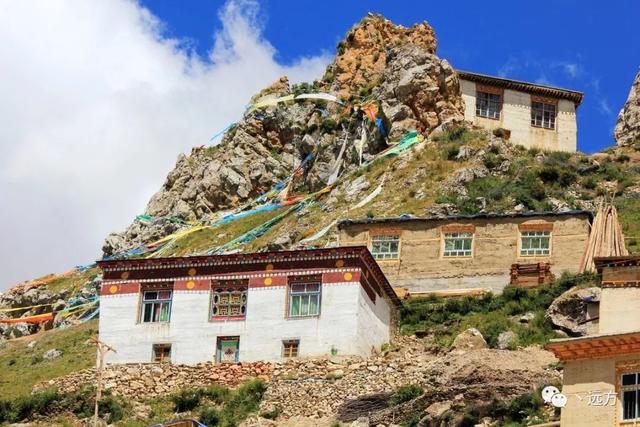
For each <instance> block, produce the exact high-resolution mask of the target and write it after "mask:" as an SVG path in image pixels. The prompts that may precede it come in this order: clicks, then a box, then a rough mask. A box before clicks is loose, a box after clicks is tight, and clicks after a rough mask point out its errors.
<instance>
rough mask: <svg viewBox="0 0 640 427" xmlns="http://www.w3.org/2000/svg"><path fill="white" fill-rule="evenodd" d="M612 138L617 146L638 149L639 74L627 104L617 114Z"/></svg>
mask: <svg viewBox="0 0 640 427" xmlns="http://www.w3.org/2000/svg"><path fill="white" fill-rule="evenodd" d="M614 136H615V138H616V142H617V143H618V145H621V146H635V147H636V148H640V72H638V74H636V78H635V80H634V81H633V84H632V85H631V90H630V91H629V97H628V98H627V102H626V103H625V104H624V107H622V110H621V111H620V114H618V121H617V123H616V128H615V130H614Z"/></svg>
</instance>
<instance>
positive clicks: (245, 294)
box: [209, 280, 249, 322]
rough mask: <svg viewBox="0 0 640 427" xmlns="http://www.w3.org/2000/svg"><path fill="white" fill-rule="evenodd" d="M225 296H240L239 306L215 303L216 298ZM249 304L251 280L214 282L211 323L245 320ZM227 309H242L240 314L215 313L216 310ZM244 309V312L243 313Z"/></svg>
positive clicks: (212, 285) (210, 310) (211, 294)
mask: <svg viewBox="0 0 640 427" xmlns="http://www.w3.org/2000/svg"><path fill="white" fill-rule="evenodd" d="M223 294H230V295H231V294H240V303H238V304H235V303H234V304H231V303H227V304H221V303H220V302H218V303H216V302H215V301H214V299H215V297H216V296H220V295H223ZM248 303H249V280H241V281H237V280H234V281H214V282H212V283H211V292H210V294H209V321H211V322H219V321H227V320H245V319H246V318H247V308H248ZM221 306H225V307H238V306H239V307H240V313H239V314H220V313H219V312H218V313H214V311H216V308H218V307H221ZM243 307H244V312H243V311H242V309H243Z"/></svg>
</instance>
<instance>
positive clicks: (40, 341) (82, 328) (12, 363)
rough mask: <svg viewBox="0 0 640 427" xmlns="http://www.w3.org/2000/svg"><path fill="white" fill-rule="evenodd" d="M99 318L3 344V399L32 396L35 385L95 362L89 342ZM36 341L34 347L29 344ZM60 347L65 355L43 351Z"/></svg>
mask: <svg viewBox="0 0 640 427" xmlns="http://www.w3.org/2000/svg"><path fill="white" fill-rule="evenodd" d="M97 328H98V321H97V320H91V321H89V322H86V323H83V324H81V325H78V326H73V327H70V328H68V329H53V330H50V331H45V332H43V333H42V334H40V335H31V336H29V337H25V338H20V339H15V340H11V341H7V342H5V343H4V344H2V346H1V347H0V399H8V398H15V397H18V396H24V395H28V394H29V393H30V392H31V389H32V387H33V386H34V385H35V384H36V383H39V382H41V381H46V380H50V379H53V378H56V377H59V376H62V375H66V374H68V373H71V372H74V371H78V370H81V369H85V368H90V367H92V366H94V365H95V361H96V348H95V346H93V345H91V344H85V342H86V341H87V339H89V338H90V337H91V336H93V335H95V334H96V332H97ZM34 340H35V341H36V342H37V343H36V345H35V347H33V348H28V347H27V344H28V343H29V342H31V341H34ZM52 348H56V349H58V350H62V356H60V357H58V358H56V359H53V360H49V361H47V360H44V359H43V358H42V354H43V353H44V352H45V351H47V350H50V349H52Z"/></svg>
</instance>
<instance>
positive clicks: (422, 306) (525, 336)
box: [400, 274, 597, 347]
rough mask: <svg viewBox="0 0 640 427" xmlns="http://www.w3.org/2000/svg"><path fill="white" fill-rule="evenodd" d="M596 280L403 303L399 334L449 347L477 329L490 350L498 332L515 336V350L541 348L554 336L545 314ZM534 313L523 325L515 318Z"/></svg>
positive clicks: (570, 279)
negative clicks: (423, 335) (425, 334)
mask: <svg viewBox="0 0 640 427" xmlns="http://www.w3.org/2000/svg"><path fill="white" fill-rule="evenodd" d="M596 280H597V278H596V277H595V276H594V275H591V274H584V275H569V274H565V275H563V276H562V277H560V278H559V279H557V280H555V281H554V282H552V283H550V284H548V285H544V286H540V287H538V288H535V289H522V288H512V287H508V288H506V289H505V291H504V292H503V293H502V294H501V295H493V294H485V295H483V296H482V297H460V298H447V299H444V298H438V297H428V298H415V299H411V300H409V301H408V302H406V303H405V305H404V307H403V309H402V313H401V322H400V325H401V332H402V333H403V334H412V333H415V332H416V331H430V332H432V333H433V334H434V338H435V342H436V343H437V344H439V345H441V346H443V347H449V346H450V345H451V344H452V343H453V340H454V338H455V337H456V335H458V334H459V333H460V332H462V331H463V330H465V329H468V328H472V327H473V328H477V329H478V330H479V331H480V332H481V333H482V335H483V336H484V338H485V340H486V341H487V344H489V346H490V347H496V346H497V342H498V336H499V335H500V333H501V332H504V331H507V330H511V331H513V332H515V334H516V336H517V340H516V342H515V343H514V346H523V347H524V346H527V345H531V344H544V343H546V342H548V341H549V339H551V338H554V337H555V336H556V334H555V332H554V331H553V327H552V325H551V324H549V323H548V322H547V321H546V320H545V318H544V313H545V310H546V309H547V308H548V307H549V305H551V303H552V302H553V300H554V299H555V298H556V297H558V296H559V295H560V294H562V293H563V292H565V291H566V290H568V289H570V288H571V287H573V286H590V285H591V286H593V285H594V284H596ZM527 312H533V313H534V314H535V318H534V319H533V320H532V321H531V322H529V323H528V324H522V323H520V322H518V321H517V320H514V317H516V316H519V315H522V314H524V313H527Z"/></svg>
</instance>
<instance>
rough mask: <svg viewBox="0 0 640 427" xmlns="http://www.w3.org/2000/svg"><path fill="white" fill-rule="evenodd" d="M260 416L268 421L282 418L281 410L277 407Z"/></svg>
mask: <svg viewBox="0 0 640 427" xmlns="http://www.w3.org/2000/svg"><path fill="white" fill-rule="evenodd" d="M260 416H261V417H262V418H266V419H268V420H275V419H276V418H278V416H280V408H279V407H277V406H274V407H273V408H272V409H270V410H268V411H263V412H261V413H260Z"/></svg>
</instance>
